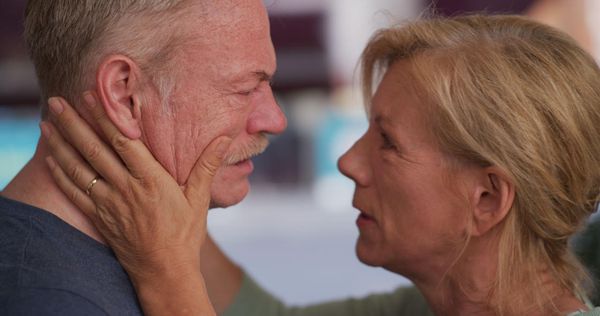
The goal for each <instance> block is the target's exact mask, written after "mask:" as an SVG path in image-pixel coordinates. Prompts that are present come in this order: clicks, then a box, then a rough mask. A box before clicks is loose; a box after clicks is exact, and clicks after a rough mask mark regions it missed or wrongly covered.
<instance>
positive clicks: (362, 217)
mask: <svg viewBox="0 0 600 316" xmlns="http://www.w3.org/2000/svg"><path fill="white" fill-rule="evenodd" d="M374 224H375V218H373V217H372V216H370V215H368V214H366V213H363V212H361V213H360V214H358V218H357V219H356V225H357V226H358V227H359V228H360V227H366V226H369V225H374Z"/></svg>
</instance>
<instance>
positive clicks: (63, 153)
mask: <svg viewBox="0 0 600 316" xmlns="http://www.w3.org/2000/svg"><path fill="white" fill-rule="evenodd" d="M40 129H41V130H42V135H43V136H44V137H45V138H46V140H47V141H48V147H50V153H51V154H52V156H53V161H55V162H56V163H58V165H59V166H60V168H61V169H62V170H63V171H64V172H65V174H66V175H67V176H68V177H69V178H70V180H71V181H72V182H73V183H74V184H75V185H77V187H79V189H81V190H86V187H87V186H88V184H89V183H90V181H92V180H93V179H94V178H96V177H98V173H97V172H96V171H95V170H93V169H92V168H91V167H90V166H89V165H88V164H87V163H85V162H84V161H83V160H82V159H81V156H79V153H77V152H76V151H75V149H74V148H73V147H71V145H69V144H68V143H67V142H66V141H65V140H64V139H63V138H62V136H61V135H60V133H58V131H57V130H56V128H55V127H54V126H53V125H52V123H50V122H41V123H40Z"/></svg>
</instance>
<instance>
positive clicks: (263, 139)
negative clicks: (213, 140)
mask: <svg viewBox="0 0 600 316" xmlns="http://www.w3.org/2000/svg"><path fill="white" fill-rule="evenodd" d="M267 146H269V139H268V138H267V136H266V135H265V134H259V135H254V136H252V138H251V139H250V141H249V142H247V143H244V144H241V145H240V147H238V148H236V149H234V150H233V152H232V153H230V154H229V155H227V156H226V157H225V159H224V162H223V164H224V165H226V166H227V165H234V164H236V163H238V162H240V161H244V160H246V159H250V158H252V157H255V156H258V155H260V154H262V152H263V151H265V149H267Z"/></svg>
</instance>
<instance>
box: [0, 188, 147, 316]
mask: <svg viewBox="0 0 600 316" xmlns="http://www.w3.org/2000/svg"><path fill="white" fill-rule="evenodd" d="M0 315H142V311H141V308H140V306H139V303H138V300H137V297H136V294H135V291H134V289H133V286H132V284H131V282H130V280H129V278H128V276H127V274H126V273H125V271H124V270H123V268H122V267H121V265H120V264H119V262H118V261H117V258H116V257H115V255H114V253H113V252H112V251H111V250H110V249H109V248H108V247H106V246H104V245H102V244H101V243H99V242H97V241H95V240H93V239H92V238H90V237H88V236H87V235H85V234H83V233H82V232H80V231H79V230H77V229H75V228H74V227H72V226H70V225H69V224H67V223H65V222H64V221H62V220H61V219H59V218H58V217H56V216H54V215H53V214H51V213H49V212H47V211H44V210H41V209H39V208H36V207H33V206H30V205H26V204H23V203H19V202H17V201H13V200H9V199H6V198H3V197H0Z"/></svg>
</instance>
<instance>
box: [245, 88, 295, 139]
mask: <svg viewBox="0 0 600 316" xmlns="http://www.w3.org/2000/svg"><path fill="white" fill-rule="evenodd" d="M247 127H248V134H256V133H268V134H281V133H283V131H284V130H285V128H286V127H287V118H286V117H285V114H283V111H281V108H280V107H279V104H277V102H276V101H275V97H274V96H273V93H272V92H271V91H269V93H267V94H266V95H265V97H264V99H263V100H260V102H259V103H258V104H257V105H256V108H255V109H254V111H253V112H252V113H251V114H250V117H249V118H248V126H247Z"/></svg>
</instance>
